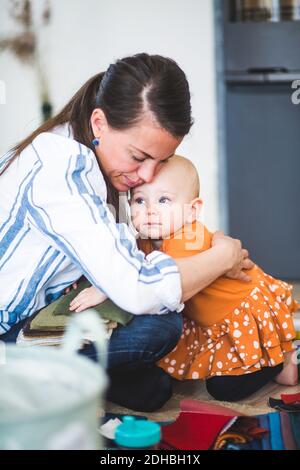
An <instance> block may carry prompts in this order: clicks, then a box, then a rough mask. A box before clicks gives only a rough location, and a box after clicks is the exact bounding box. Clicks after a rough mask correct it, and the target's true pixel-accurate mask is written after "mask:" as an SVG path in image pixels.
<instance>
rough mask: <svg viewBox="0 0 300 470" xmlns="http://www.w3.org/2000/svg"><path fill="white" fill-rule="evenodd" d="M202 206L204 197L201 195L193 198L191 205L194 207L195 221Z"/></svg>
mask: <svg viewBox="0 0 300 470" xmlns="http://www.w3.org/2000/svg"><path fill="white" fill-rule="evenodd" d="M202 206H203V201H202V199H200V197H196V198H195V199H193V200H192V202H191V207H192V216H193V222H194V221H195V220H198V219H199V217H200V213H201V210H202Z"/></svg>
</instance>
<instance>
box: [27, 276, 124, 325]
mask: <svg viewBox="0 0 300 470" xmlns="http://www.w3.org/2000/svg"><path fill="white" fill-rule="evenodd" d="M88 286H90V284H89V283H87V281H83V282H80V283H79V286H78V288H77V289H76V290H72V291H71V292H70V293H69V294H66V295H63V296H62V297H60V298H59V299H57V300H55V301H54V302H52V303H51V304H49V305H48V306H47V307H45V308H42V309H41V310H40V311H39V312H38V313H37V314H36V315H35V316H34V318H32V319H31V320H30V322H29V329H30V332H33V331H35V332H38V333H39V334H41V333H42V332H47V333H48V334H49V333H53V332H55V333H58V332H61V333H63V332H64V330H65V326H66V324H67V322H68V321H69V319H70V317H71V316H72V315H77V314H76V313H74V312H71V311H70V310H69V305H70V302H71V301H72V300H73V299H74V298H75V297H76V295H78V293H79V292H81V291H82V290H83V289H85V288H86V287H88ZM93 310H95V311H96V312H97V313H98V315H99V317H100V318H101V319H102V321H103V322H113V324H116V323H117V324H121V325H127V323H129V321H130V320H131V319H132V317H133V315H132V314H131V313H129V312H126V311H125V310H122V309H121V308H120V307H118V306H117V305H115V304H114V303H113V302H112V301H111V300H109V299H107V300H106V301H105V302H103V303H102V304H100V305H97V306H96V307H93ZM108 329H110V326H109V328H108ZM27 334H28V332H27Z"/></svg>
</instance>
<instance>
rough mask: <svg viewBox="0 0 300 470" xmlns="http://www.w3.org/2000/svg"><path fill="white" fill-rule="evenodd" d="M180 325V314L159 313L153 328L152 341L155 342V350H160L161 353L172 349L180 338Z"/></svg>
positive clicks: (181, 325)
mask: <svg viewBox="0 0 300 470" xmlns="http://www.w3.org/2000/svg"><path fill="white" fill-rule="evenodd" d="M182 327H183V321H182V315H181V314H179V313H176V312H171V313H168V314H166V315H161V316H160V319H159V321H158V322H157V324H156V327H155V328H153V337H152V338H153V339H152V341H154V343H155V350H156V351H157V352H159V351H161V353H162V354H163V355H165V354H167V353H168V352H170V351H172V349H173V348H174V347H175V346H176V344H177V343H178V341H179V339H180V336H181V334H182Z"/></svg>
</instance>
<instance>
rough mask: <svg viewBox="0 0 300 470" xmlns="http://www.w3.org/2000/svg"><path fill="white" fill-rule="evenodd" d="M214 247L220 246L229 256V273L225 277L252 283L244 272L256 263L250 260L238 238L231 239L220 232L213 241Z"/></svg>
mask: <svg viewBox="0 0 300 470" xmlns="http://www.w3.org/2000/svg"><path fill="white" fill-rule="evenodd" d="M212 246H218V247H220V248H221V249H222V252H223V253H227V254H228V263H229V264H228V267H229V269H228V271H227V272H226V273H225V276H227V277H229V278H231V279H237V280H239V281H244V282H250V281H251V277H249V276H248V274H247V273H245V272H244V271H243V270H244V269H246V270H248V269H251V268H253V266H254V263H253V262H252V261H251V260H250V259H249V253H248V251H247V250H245V249H243V248H242V243H241V242H240V240H237V239H236V238H231V237H228V236H226V235H224V233H223V232H221V231H218V232H216V233H215V234H214V236H213V239H212Z"/></svg>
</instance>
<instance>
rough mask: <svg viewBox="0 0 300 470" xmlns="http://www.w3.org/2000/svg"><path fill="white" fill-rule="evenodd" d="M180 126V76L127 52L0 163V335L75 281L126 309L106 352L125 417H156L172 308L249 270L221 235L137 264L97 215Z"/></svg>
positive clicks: (185, 90)
mask: <svg viewBox="0 0 300 470" xmlns="http://www.w3.org/2000/svg"><path fill="white" fill-rule="evenodd" d="M191 125H192V121H191V107H190V93H189V87H188V83H187V80H186V77H185V75H184V73H183V72H182V70H181V69H180V68H179V67H178V65H177V64H176V63H175V62H174V61H172V60H170V59H166V58H163V57H161V56H149V55H147V54H138V55H135V56H132V57H126V58H124V59H122V60H118V61H117V62H116V63H115V64H113V65H111V66H110V67H109V69H108V70H107V72H106V73H99V74H98V75H96V76H94V77H92V78H91V79H90V80H89V81H88V82H87V83H86V84H85V85H84V86H83V87H82V88H81V89H80V90H79V91H78V92H77V93H76V94H75V96H74V97H73V98H72V99H71V101H70V102H69V103H68V104H67V105H66V106H65V107H64V108H63V110H62V111H61V112H60V113H59V114H58V115H57V116H55V117H54V118H53V119H51V120H49V121H47V122H46V123H45V124H43V125H42V126H41V127H39V128H38V129H37V130H35V131H34V132H33V133H32V134H31V135H30V136H29V137H27V138H26V139H25V140H23V141H22V142H21V143H20V144H18V145H17V146H16V147H15V148H14V149H13V150H12V151H10V152H9V153H8V154H6V155H4V157H2V159H1V160H0V171H1V177H0V178H1V184H0V201H1V202H0V221H1V224H0V269H1V283H0V332H1V337H0V338H1V339H2V340H3V341H15V338H16V335H17V334H18V331H19V330H20V329H21V327H22V325H23V323H24V321H25V319H26V318H28V317H29V316H30V315H32V314H33V313H34V312H35V311H37V310H38V309H40V308H42V307H43V306H45V305H47V304H48V303H50V302H51V301H53V300H54V299H56V298H58V297H59V296H60V295H61V294H62V293H63V291H64V289H65V288H66V287H67V286H69V285H71V284H72V283H73V282H74V281H76V280H77V279H78V278H79V277H80V276H81V275H83V274H84V275H85V276H86V277H87V279H89V281H90V282H91V283H92V284H93V285H94V286H96V287H98V288H99V289H100V290H101V291H102V292H103V293H104V295H106V296H108V297H109V298H111V299H112V300H113V301H114V302H115V303H116V304H118V305H119V306H120V307H122V308H124V309H126V310H128V311H130V312H132V313H134V314H135V317H134V319H133V320H132V321H131V322H130V323H129V324H128V325H127V326H125V327H119V328H117V329H116V330H115V331H114V332H113V334H112V337H111V339H110V342H109V351H108V372H109V375H110V378H111V385H110V389H109V393H108V398H109V399H111V400H112V401H114V402H116V403H119V404H121V405H123V406H127V407H129V408H131V409H134V410H142V411H152V410H156V409H158V408H160V407H161V406H162V405H163V404H164V403H165V402H166V401H167V400H168V399H169V398H170V396H171V393H172V382H171V378H170V377H169V376H168V375H167V374H166V373H165V372H164V371H162V370H161V369H159V368H158V367H156V366H155V363H156V362H157V361H158V360H159V359H160V358H161V357H163V356H164V355H165V354H166V353H167V352H169V351H170V350H172V349H173V347H174V346H175V344H176V343H177V341H178V339H179V337H180V334H181V328H182V320H181V316H180V311H181V309H182V302H184V301H185V300H187V299H189V298H190V297H192V296H193V295H194V294H195V293H196V292H198V291H199V289H202V288H204V287H205V286H207V285H208V284H210V283H211V282H212V281H214V280H215V279H216V278H218V277H219V276H221V275H222V274H225V273H227V275H228V276H231V277H234V278H238V279H241V280H245V281H247V280H248V277H247V275H246V274H245V273H244V272H243V271H242V269H247V268H250V267H252V263H251V261H250V260H249V259H248V253H247V251H246V250H243V249H242V247H241V244H240V242H239V241H238V240H234V239H231V238H229V237H225V236H224V235H223V234H222V233H217V234H216V235H215V237H214V241H213V247H212V248H211V249H210V250H208V251H207V252H205V253H202V254H200V255H196V256H193V257H191V258H185V259H180V260H172V259H171V258H170V257H168V256H167V255H164V254H162V253H159V252H155V253H152V254H151V255H149V256H148V257H147V258H145V257H144V255H143V254H142V253H141V252H139V251H138V250H137V247H136V243H135V238H134V237H133V236H132V234H131V233H130V232H129V230H128V228H127V227H126V225H125V224H119V223H116V220H115V218H114V217H113V215H112V212H111V211H110V210H109V208H108V205H107V203H109V204H112V205H113V206H114V207H115V208H116V209H117V208H118V207H117V206H118V194H119V193H120V192H124V191H128V190H129V189H130V188H132V187H135V186H138V185H140V184H142V183H144V182H149V181H151V180H152V179H153V178H154V175H155V173H156V172H157V171H159V168H160V167H161V165H163V163H164V162H165V161H166V160H167V159H169V158H171V157H172V156H173V154H174V152H175V150H176V148H177V147H178V145H179V144H180V142H181V141H182V139H183V137H184V136H185V135H186V134H187V133H188V132H189V130H190V127H191ZM155 314H156V315H155ZM83 353H84V354H91V351H90V350H89V349H85V350H83Z"/></svg>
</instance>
